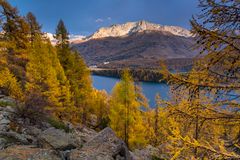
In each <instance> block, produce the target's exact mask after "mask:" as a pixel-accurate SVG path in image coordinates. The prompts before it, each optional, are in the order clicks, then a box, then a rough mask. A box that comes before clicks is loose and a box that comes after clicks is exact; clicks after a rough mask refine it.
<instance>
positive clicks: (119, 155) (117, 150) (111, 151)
mask: <svg viewBox="0 0 240 160" xmlns="http://www.w3.org/2000/svg"><path fill="white" fill-rule="evenodd" d="M70 159H71V160H94V159H96V160H98V159H99V160H114V159H117V160H130V159H131V157H130V152H129V151H128V149H127V146H126V145H125V143H124V142H123V141H122V140H120V139H119V138H117V137H116V135H115V134H114V132H113V131H112V129H111V128H106V129H104V130H103V131H101V132H100V133H98V134H97V135H96V136H95V137H93V138H92V139H91V140H90V141H89V142H87V143H86V144H85V145H84V146H83V147H82V148H81V149H79V150H74V151H72V152H71V153H70Z"/></svg>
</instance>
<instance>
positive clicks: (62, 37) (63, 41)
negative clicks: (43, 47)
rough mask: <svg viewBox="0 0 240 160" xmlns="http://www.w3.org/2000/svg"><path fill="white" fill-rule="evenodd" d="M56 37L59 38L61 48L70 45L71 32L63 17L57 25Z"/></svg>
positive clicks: (58, 43)
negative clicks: (69, 32)
mask: <svg viewBox="0 0 240 160" xmlns="http://www.w3.org/2000/svg"><path fill="white" fill-rule="evenodd" d="M55 38H56V39H57V46H58V47H61V48H64V47H67V48H68V47H69V34H68V31H67V29H66V27H65V24H64V22H63V20H61V19H60V20H59V22H58V25H57V29H56V35H55Z"/></svg>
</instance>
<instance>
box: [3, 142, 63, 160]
mask: <svg viewBox="0 0 240 160" xmlns="http://www.w3.org/2000/svg"><path fill="white" fill-rule="evenodd" d="M0 159H1V160H61V158H60V156H58V153H57V152H56V151H54V150H49V149H41V148H36V147H35V146H27V145H25V146H11V147H9V148H7V149H4V150H0Z"/></svg>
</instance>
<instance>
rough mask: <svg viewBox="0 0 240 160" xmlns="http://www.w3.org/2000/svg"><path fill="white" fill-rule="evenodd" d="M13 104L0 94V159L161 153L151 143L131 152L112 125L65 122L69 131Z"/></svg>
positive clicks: (131, 159)
mask: <svg viewBox="0 0 240 160" xmlns="http://www.w3.org/2000/svg"><path fill="white" fill-rule="evenodd" d="M12 104H14V100H13V99H11V98H9V97H7V96H4V95H1V94H0V160H148V159H152V158H153V156H156V155H158V154H159V151H158V149H156V148H153V147H151V146H148V147H147V148H146V149H143V150H136V151H134V152H130V151H129V150H128V148H127V146H126V145H125V143H124V142H123V141H122V140H121V139H119V138H118V137H116V135H115V133H114V132H113V131H112V129H111V128H105V129H104V130H102V131H100V132H99V133H97V132H96V131H94V130H92V129H89V128H87V127H84V126H73V125H71V124H70V123H67V122H66V124H67V126H68V128H69V132H66V131H64V130H61V129H57V128H55V127H53V126H52V125H51V124H50V123H47V122H41V124H33V123H31V121H30V120H29V119H28V118H27V117H25V118H22V117H19V115H18V114H17V113H18V112H17V110H16V109H15V107H12Z"/></svg>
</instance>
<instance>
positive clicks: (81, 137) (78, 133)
mask: <svg viewBox="0 0 240 160" xmlns="http://www.w3.org/2000/svg"><path fill="white" fill-rule="evenodd" d="M73 134H74V135H75V137H76V139H77V140H78V141H81V142H82V143H86V142H88V141H90V140H91V139H92V138H93V137H95V136H96V135H97V132H96V131H95V130H93V129H90V128H87V127H85V126H78V127H76V128H75V129H74V131H73Z"/></svg>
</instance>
